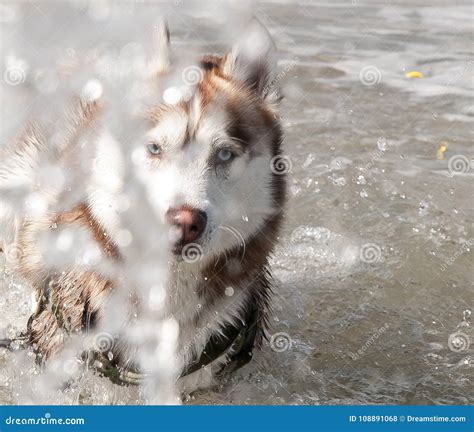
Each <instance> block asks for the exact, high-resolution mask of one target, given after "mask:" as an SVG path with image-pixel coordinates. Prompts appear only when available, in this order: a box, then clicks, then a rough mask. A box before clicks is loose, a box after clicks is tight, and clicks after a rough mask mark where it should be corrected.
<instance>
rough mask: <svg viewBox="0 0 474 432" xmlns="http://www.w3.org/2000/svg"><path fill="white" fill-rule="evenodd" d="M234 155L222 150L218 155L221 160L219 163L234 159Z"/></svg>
mask: <svg viewBox="0 0 474 432" xmlns="http://www.w3.org/2000/svg"><path fill="white" fill-rule="evenodd" d="M234 156H235V155H234V153H232V151H230V150H229V149H225V148H224V149H220V150H219V152H218V153H217V159H219V162H228V161H230V160H231V159H232V158H233V157H234Z"/></svg>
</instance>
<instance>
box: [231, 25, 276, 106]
mask: <svg viewBox="0 0 474 432" xmlns="http://www.w3.org/2000/svg"><path fill="white" fill-rule="evenodd" d="M242 34H243V36H242V37H241V38H240V39H239V40H238V41H237V42H236V44H235V45H234V46H233V47H232V51H231V52H230V53H228V54H227V55H226V57H225V61H224V66H223V72H224V74H225V75H227V76H229V77H231V78H233V79H235V80H236V81H239V82H241V83H243V84H245V85H246V86H248V87H250V88H252V89H253V90H255V91H256V92H257V93H258V94H259V95H260V96H261V97H263V98H266V97H267V96H269V94H271V93H273V92H275V90H276V89H273V88H272V87H273V85H274V84H275V82H274V81H275V75H276V64H277V58H276V47H275V43H274V42H273V39H272V37H271V35H270V33H269V32H268V30H267V29H266V28H265V27H264V26H263V24H262V23H260V21H258V20H257V19H256V18H253V19H252V21H250V23H249V24H248V26H247V27H246V28H245V29H244V30H243V32H242Z"/></svg>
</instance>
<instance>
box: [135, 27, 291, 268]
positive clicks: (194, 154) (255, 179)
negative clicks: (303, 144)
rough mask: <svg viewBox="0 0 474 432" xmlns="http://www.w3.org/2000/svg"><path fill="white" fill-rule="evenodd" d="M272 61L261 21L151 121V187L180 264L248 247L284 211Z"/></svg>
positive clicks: (147, 143) (210, 59) (209, 59)
mask: <svg viewBox="0 0 474 432" xmlns="http://www.w3.org/2000/svg"><path fill="white" fill-rule="evenodd" d="M275 63H276V62H275V48H274V44H273V41H272V39H271V37H270V35H269V33H268V32H267V31H266V29H264V28H263V26H261V24H260V23H258V22H256V21H254V22H252V24H251V26H250V27H249V29H248V32H247V34H246V37H245V38H244V39H243V40H241V41H240V42H239V43H237V44H236V45H235V46H234V48H233V49H232V51H231V52H230V53H228V54H226V55H225V56H223V57H218V56H206V57H204V58H203V59H202V61H201V63H200V65H199V67H200V69H199V78H200V79H199V81H198V82H197V84H196V86H195V87H194V88H193V90H192V94H191V95H188V97H187V98H178V100H176V101H174V103H164V104H162V105H160V106H157V107H156V108H154V109H153V110H152V111H151V113H150V116H149V120H150V122H151V125H150V126H151V127H150V129H149V130H148V132H147V134H146V137H145V139H144V142H143V146H144V150H145V151H146V154H147V156H146V166H147V170H148V173H149V174H150V176H149V177H148V179H149V180H148V181H151V182H153V186H152V187H151V190H152V195H153V201H154V203H155V204H157V206H158V208H159V211H160V212H161V213H162V214H163V216H164V219H165V220H166V221H167V223H168V224H169V225H170V232H171V243H172V248H171V249H172V251H173V253H174V255H176V256H177V257H178V258H179V257H180V256H183V257H184V259H185V260H186V256H187V251H189V253H191V254H192V255H193V256H195V255H196V253H197V254H200V253H203V254H204V256H206V255H207V256H213V255H216V254H219V253H222V252H224V251H226V250H228V249H229V248H232V247H235V246H236V245H240V244H244V243H245V242H246V241H248V239H249V238H250V237H252V236H254V235H255V234H257V233H258V232H259V230H261V229H262V228H263V227H264V226H265V224H266V223H267V222H268V221H269V220H270V219H272V218H273V217H274V216H275V215H276V214H279V213H280V212H281V206H282V204H283V196H284V190H283V189H284V184H283V179H282V173H281V172H280V171H279V170H278V168H275V161H276V159H277V158H278V157H279V153H280V145H281V139H282V136H281V128H280V124H279V121H278V119H277V115H276V104H277V102H278V99H279V96H278V92H277V91H276V88H275V87H274V86H275V84H276V83H275V81H276V79H275ZM174 90H175V89H171V91H174ZM168 91H169V90H168ZM165 95H166V91H165ZM165 101H166V97H165ZM277 163H278V162H277ZM198 251H199V252H198Z"/></svg>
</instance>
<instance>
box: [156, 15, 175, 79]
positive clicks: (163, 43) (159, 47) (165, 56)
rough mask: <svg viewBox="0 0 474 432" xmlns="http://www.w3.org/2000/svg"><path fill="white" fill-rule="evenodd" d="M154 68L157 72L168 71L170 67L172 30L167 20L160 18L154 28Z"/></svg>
mask: <svg viewBox="0 0 474 432" xmlns="http://www.w3.org/2000/svg"><path fill="white" fill-rule="evenodd" d="M153 49H154V51H155V53H154V59H153V69H154V72H155V73H158V74H160V73H163V72H166V71H167V70H168V69H169V68H170V63H171V61H170V31H169V29H168V24H167V22H166V21H165V20H160V21H159V22H158V24H157V25H156V26H155V28H154V30H153Z"/></svg>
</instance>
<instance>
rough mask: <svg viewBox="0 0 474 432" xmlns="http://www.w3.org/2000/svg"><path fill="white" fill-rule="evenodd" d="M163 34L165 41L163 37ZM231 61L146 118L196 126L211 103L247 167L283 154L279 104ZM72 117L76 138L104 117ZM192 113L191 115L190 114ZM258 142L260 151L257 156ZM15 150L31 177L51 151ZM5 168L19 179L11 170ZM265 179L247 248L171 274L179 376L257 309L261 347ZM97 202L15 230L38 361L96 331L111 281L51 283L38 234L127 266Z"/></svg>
mask: <svg viewBox="0 0 474 432" xmlns="http://www.w3.org/2000/svg"><path fill="white" fill-rule="evenodd" d="M165 31H166V35H167V36H166V37H167V40H168V41H169V34H168V32H167V29H165ZM168 57H169V56H168V55H167V54H166V55H163V56H162V58H161V60H160V62H159V63H160V71H159V73H160V74H161V73H163V71H166V69H167V63H166V61H167V59H168ZM163 59H165V60H163ZM237 61H238V59H237V58H236V57H235V55H233V54H232V53H229V54H227V55H226V56H224V57H219V56H215V55H212V56H205V57H203V59H202V60H201V67H202V70H203V79H202V81H201V82H200V83H199V85H198V87H197V90H196V94H197V95H196V97H195V98H194V99H193V102H192V103H180V104H177V105H174V106H166V105H162V106H159V107H157V108H155V109H153V110H151V111H150V112H149V114H148V115H149V121H150V122H151V124H152V125H159V124H160V122H162V120H163V118H164V117H165V116H167V115H170V114H172V113H174V114H176V115H179V116H187V117H186V118H189V119H193V118H195V117H199V118H201V117H203V116H205V113H206V110H211V109H214V110H215V109H216V108H215V107H216V105H215V102H216V100H219V103H220V104H221V105H220V109H221V110H222V111H224V112H225V113H226V115H227V116H228V118H229V119H230V122H229V124H228V125H227V131H228V133H229V136H231V137H232V138H233V139H234V141H235V144H236V145H239V146H241V151H242V152H243V153H244V154H246V155H247V156H246V157H247V158H248V160H252V158H255V157H258V156H259V155H260V154H261V152H262V151H263V152H268V158H273V157H275V156H277V155H279V154H280V152H281V144H282V131H281V127H280V124H279V121H278V118H277V115H276V107H277V102H278V97H273V96H274V95H273V96H272V95H270V96H269V95H267V94H266V95H263V94H262V87H263V86H264V84H265V83H266V82H268V81H269V79H270V78H271V77H270V76H268V71H265V70H259V69H258V68H263V67H264V66H263V64H259V65H258V68H257V69H256V70H252V71H250V73H248V74H247V78H246V80H243V79H240V78H239V73H240V72H239V71H238V70H237V69H238V66H236V63H237ZM236 70H237V73H236ZM193 104H194V105H193ZM196 104H198V106H196ZM73 111H74V113H73V121H72V124H73V125H74V128H75V129H74V128H73V129H74V130H80V129H82V128H88V127H91V124H93V122H94V121H95V119H96V118H99V117H100V107H99V106H97V104H87V103H84V102H83V101H78V102H77V103H76V108H75V109H74V110H73ZM190 111H194V112H193V113H191V114H190ZM196 111H199V115H196ZM174 114H173V115H174ZM197 121H198V120H196V121H194V120H193V121H191V123H190V124H188V127H187V128H186V130H185V132H183V133H184V134H186V136H185V137H183V140H182V141H183V143H187V142H189V141H190V140H192V139H193V138H194V135H193V134H194V133H195V129H193V126H196V123H197ZM74 130H72V132H71V134H70V136H69V139H68V140H67V142H68V143H69V144H70V145H73V142H74V137H75V135H74ZM255 142H258V143H259V144H258V145H259V146H262V148H264V149H263V150H262V148H260V149H259V147H258V146H257V145H256V144H255ZM183 145H186V144H183ZM17 146H18V147H17V149H16V150H15V155H16V156H15V157H14V158H13V162H15V161H16V162H17V163H19V164H20V165H25V164H26V165H27V167H28V168H30V169H34V168H35V166H36V160H37V154H38V153H40V152H47V151H48V149H47V146H46V144H45V142H44V139H43V138H42V137H41V133H40V132H39V131H35V130H33V129H30V130H27V131H26V133H25V135H24V136H23V137H21V139H20V140H19V143H18V144H17ZM59 157H60V156H59ZM8 169H10V170H11V171H13V172H14V171H15V170H17V171H18V168H17V167H15V166H14V164H13V165H12V166H11V167H10V168H8ZM268 171H269V174H268V175H269V177H268V178H269V184H264V185H261V186H262V188H263V189H265V190H267V191H268V192H267V194H268V197H266V198H265V199H267V202H268V203H269V207H270V208H269V211H268V212H267V213H266V214H265V215H264V216H262V221H261V222H260V223H259V224H258V226H257V227H256V228H255V229H254V231H253V232H252V233H251V234H250V235H248V236H246V238H245V239H244V241H243V242H242V241H239V240H238V239H237V240H236V239H234V240H230V242H228V243H227V244H226V246H225V249H223V250H221V251H219V253H217V254H211V255H210V258H209V259H205V260H203V262H202V263H198V264H188V263H185V262H174V263H172V264H171V265H170V271H171V275H172V277H171V279H170V281H169V286H168V290H167V292H168V298H167V301H166V311H167V313H168V314H169V315H171V316H173V317H174V318H175V319H176V320H177V321H178V322H179V324H180V336H179V346H178V350H179V352H180V354H181V355H182V366H183V367H185V366H186V364H188V363H189V361H190V360H191V358H193V357H194V356H196V355H198V356H199V354H200V353H201V352H202V350H203V349H204V347H205V345H206V343H207V341H208V340H209V338H210V336H211V335H213V334H219V333H220V332H221V331H222V329H223V327H224V326H225V324H226V323H229V322H234V323H235V322H238V321H239V320H242V317H244V316H245V312H246V310H248V308H249V307H253V306H256V307H257V310H258V324H257V335H256V340H255V343H256V345H257V346H258V345H260V344H261V343H262V341H263V340H264V337H265V330H266V328H267V326H268V311H269V303H270V297H271V276H270V272H269V268H268V258H269V256H270V254H271V252H272V250H273V248H274V246H275V244H276V242H277V240H278V232H279V229H280V226H281V223H282V218H283V207H284V204H285V178H284V176H282V175H278V174H275V173H271V174H270V164H268ZM8 178H9V172H6V171H4V181H7V179H8ZM1 179H2V171H1V170H0V180H1ZM96 200H97V199H96V198H94V195H93V194H91V195H90V199H89V200H88V201H87V200H86V201H85V202H82V203H79V204H78V205H75V206H74V207H72V208H70V209H66V210H64V211H61V212H58V213H56V214H51V215H48V216H43V217H40V218H25V219H20V220H17V222H16V223H17V230H16V238H15V244H16V245H17V246H18V248H19V250H21V251H22V254H21V256H20V257H19V258H18V259H17V261H16V263H15V266H14V267H15V269H16V271H17V272H18V273H19V274H21V275H22V276H23V277H24V278H25V279H26V280H27V281H29V282H30V283H31V284H32V286H33V287H34V288H35V289H36V292H37V297H38V301H39V308H38V312H37V313H36V314H34V315H33V316H32V317H31V319H30V321H29V323H28V330H29V335H30V341H31V343H32V345H33V347H34V348H35V350H36V352H37V353H38V357H39V359H40V360H41V361H46V360H48V359H50V358H51V357H53V356H55V355H57V354H58V353H59V351H60V350H61V347H62V346H63V344H64V341H65V340H66V338H67V337H68V335H70V334H74V333H75V332H82V331H84V330H87V329H89V328H90V327H91V326H94V325H95V324H97V322H98V320H100V317H101V314H102V313H103V309H104V305H105V303H106V300H107V297H108V295H109V294H110V292H111V291H112V290H113V287H114V282H113V280H111V279H110V278H108V277H106V276H104V275H102V274H99V273H97V272H93V271H88V270H84V269H83V268H80V267H72V268H64V269H60V270H61V271H60V272H59V271H58V273H57V274H50V273H49V272H48V271H47V270H46V269H45V265H44V259H43V257H42V254H41V251H40V250H39V248H38V237H39V236H40V235H41V234H42V233H44V232H52V231H55V230H60V229H63V228H65V227H78V228H81V229H84V230H86V231H87V232H88V233H89V234H90V236H91V238H92V239H94V242H95V243H96V244H97V245H98V246H99V248H100V250H101V252H102V254H103V257H104V259H110V260H112V261H115V262H118V261H120V260H121V259H123V258H122V255H121V251H120V248H119V247H118V246H117V244H116V242H115V240H114V236H115V232H114V228H113V223H112V222H110V221H109V220H108V217H107V215H105V214H103V212H102V211H101V203H100V202H97V201H96ZM209 235H211V234H209ZM231 237H232V236H231ZM229 286H231V287H232V288H233V289H234V290H235V293H234V295H233V296H232V297H229V296H226V294H225V290H226V288H227V287H229ZM197 305H199V308H197ZM116 354H117V358H122V361H123V363H125V364H126V363H127V362H129V361H130V359H129V356H130V353H128V352H127V349H126V348H123V349H122V350H121V352H118V353H116ZM225 361H226V360H225V358H223V359H219V360H218V361H216V362H215V363H214V365H213V366H212V368H211V369H212V371H211V373H210V377H208V378H209V380H210V381H212V378H213V377H212V375H213V370H214V369H216V370H218V369H220V366H221V365H222V364H224V363H225ZM203 373H204V372H203ZM205 373H208V371H206V372H205ZM201 375H202V374H201ZM186 379H187V382H186V383H184V384H183V388H189V387H199V386H202V377H201V376H200V377H197V378H196V377H193V378H191V379H190V378H189V377H188V378H186ZM198 382H200V383H199V384H198Z"/></svg>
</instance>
